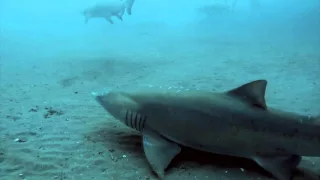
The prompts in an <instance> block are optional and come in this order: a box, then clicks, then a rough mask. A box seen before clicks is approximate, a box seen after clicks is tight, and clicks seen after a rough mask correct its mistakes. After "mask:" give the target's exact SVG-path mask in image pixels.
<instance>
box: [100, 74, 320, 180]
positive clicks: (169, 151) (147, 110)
mask: <svg viewBox="0 0 320 180" xmlns="http://www.w3.org/2000/svg"><path fill="white" fill-rule="evenodd" d="M266 86H267V81H266V80H257V81H253V82H250V83H247V84H244V85H242V86H240V87H237V88H235V89H232V90H229V91H227V92H221V93H213V92H208V91H180V92H172V91H171V92H169V91H152V92H139V93H128V92H117V91H115V92H113V91H110V92H106V93H104V94H100V95H96V96H95V98H96V100H97V101H98V102H99V103H100V105H101V106H102V107H103V108H104V109H105V110H107V111H108V112H109V113H110V114H111V115H112V116H114V117H115V118H117V119H119V120H120V121H121V122H123V123H124V124H126V125H127V126H129V127H131V128H133V129H136V130H138V131H140V132H141V133H142V135H143V148H144V152H145V155H146V157H147V159H148V161H149V163H150V165H151V167H152V168H153V170H154V171H155V172H156V173H157V175H158V176H159V177H160V178H161V179H163V178H164V177H165V175H164V170H165V169H166V168H167V166H168V165H169V163H170V162H171V160H172V159H173V158H174V157H175V156H176V155H177V154H178V153H180V151H181V147H180V145H182V146H186V147H191V148H194V149H198V150H202V151H207V152H212V153H217V154H223V155H230V156H237V157H244V158H249V159H252V160H254V161H255V162H256V163H257V164H259V165H260V166H261V167H263V168H264V169H265V170H267V171H269V172H270V173H271V174H272V175H273V176H274V177H275V178H277V179H278V180H290V179H291V178H292V174H293V171H294V170H295V169H296V168H297V166H298V165H299V163H300V161H301V156H313V157H319V156H320V117H319V116H304V115H299V114H296V113H290V112H285V111H280V110H276V109H272V108H269V107H267V105H266V102H265V91H266Z"/></svg>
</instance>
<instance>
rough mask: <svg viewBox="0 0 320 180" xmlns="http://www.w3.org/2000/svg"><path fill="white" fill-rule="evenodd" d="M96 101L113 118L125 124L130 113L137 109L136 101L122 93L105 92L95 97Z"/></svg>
mask: <svg viewBox="0 0 320 180" xmlns="http://www.w3.org/2000/svg"><path fill="white" fill-rule="evenodd" d="M95 99H96V101H97V102H98V103H99V104H100V105H101V106H102V107H103V108H104V109H105V110H106V111H107V112H108V113H109V114H110V115H112V116H113V117H115V118H116V119H118V120H120V121H122V122H124V121H125V120H126V115H127V112H128V111H133V110H135V109H137V105H136V103H135V101H133V100H132V98H130V97H129V96H127V95H125V94H123V93H121V92H113V91H112V92H111V91H108V92H104V93H101V94H97V95H96V96H95Z"/></svg>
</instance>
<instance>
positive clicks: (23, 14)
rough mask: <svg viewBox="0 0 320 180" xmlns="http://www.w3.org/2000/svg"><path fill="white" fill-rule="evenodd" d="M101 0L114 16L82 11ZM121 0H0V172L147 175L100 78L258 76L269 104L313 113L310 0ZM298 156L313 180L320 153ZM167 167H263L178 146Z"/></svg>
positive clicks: (2, 179) (315, 80)
mask: <svg viewBox="0 0 320 180" xmlns="http://www.w3.org/2000/svg"><path fill="white" fill-rule="evenodd" d="M111 1H112V3H115V4H117V7H116V8H115V7H114V8H113V9H112V10H111V9H104V10H103V12H107V11H108V12H109V11H110V13H111V11H116V13H121V11H122V10H124V11H125V12H124V14H123V15H121V17H117V16H118V14H117V15H112V16H111V15H110V17H109V14H108V15H106V14H104V16H103V17H96V18H90V19H88V21H87V22H86V15H85V13H84V12H85V10H86V9H90V8H91V13H92V14H93V13H94V11H95V10H94V9H93V8H92V7H94V5H95V4H96V3H97V2H103V3H106V4H108V3H111ZM121 3H124V1H121V0H56V1H48V0H23V1H21V0H20V1H19V0H0V92H1V93H0V180H18V179H25V180H49V179H57V180H62V179H63V180H73V179H74V180H89V179H96V180H103V179H104V180H105V179H107V180H151V179H157V177H156V176H155V174H154V173H153V172H152V170H151V168H150V167H149V164H148V162H147V160H146V158H145V155H144V153H143V149H142V147H141V137H140V134H139V133H137V132H135V131H133V130H131V129H129V128H127V127H125V126H124V125H123V124H121V123H120V122H118V121H117V120H115V119H114V118H113V117H112V116H110V115H109V114H107V113H106V112H105V110H103V108H101V107H100V106H99V104H98V103H97V102H96V101H95V99H94V97H93V96H92V95H91V93H92V92H103V91H105V90H106V89H119V90H129V91H131V90H140V89H147V88H149V89H150V88H154V89H161V88H162V89H179V90H186V89H201V90H208V91H214V92H224V91H227V90H229V89H231V88H234V87H237V86H240V85H242V84H245V83H247V82H249V81H252V80H257V79H266V80H268V87H267V92H266V102H267V104H268V106H272V107H275V108H279V109H281V110H286V111H291V112H296V113H301V114H305V115H320V0H305V1H303V0H194V1H192V0H178V1H173V0H135V2H134V3H133V6H132V13H131V15H129V13H128V12H127V11H128V6H122V5H123V4H121ZM119 4H121V6H120V5H119ZM118 5H119V6H118ZM92 9H93V10H92ZM109 18H111V20H112V22H113V23H111V22H110V21H109ZM121 19H122V20H121ZM299 167H301V168H302V169H306V171H307V173H306V174H307V175H306V174H302V173H297V174H296V176H295V178H296V179H306V180H312V179H314V180H317V179H320V157H312V158H310V157H304V158H303V160H302V162H301V164H300V166H299ZM166 178H167V179H168V180H206V179H217V180H218V179H223V180H235V179H239V180H248V179H252V180H254V179H257V180H258V179H259V180H267V179H272V176H271V175H270V174H268V173H266V172H265V171H264V170H262V169H261V168H260V167H258V165H256V164H255V163H253V162H251V161H248V160H243V159H238V158H233V157H224V156H220V155H215V154H210V153H203V152H198V151H195V150H191V149H190V150H189V149H187V150H186V151H185V152H183V153H182V154H181V156H179V157H178V158H176V159H175V160H174V161H173V162H172V165H170V167H169V168H168V170H167V171H166Z"/></svg>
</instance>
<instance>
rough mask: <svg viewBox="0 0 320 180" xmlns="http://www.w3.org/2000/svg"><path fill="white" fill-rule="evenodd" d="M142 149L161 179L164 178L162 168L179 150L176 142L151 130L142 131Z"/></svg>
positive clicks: (163, 168)
mask: <svg viewBox="0 0 320 180" xmlns="http://www.w3.org/2000/svg"><path fill="white" fill-rule="evenodd" d="M143 149H144V153H145V155H146V157H147V159H148V161H149V164H150V166H151V167H152V169H153V171H154V172H155V173H156V174H157V175H158V176H159V178H161V179H163V178H164V170H165V169H166V168H167V167H168V165H169V164H170V162H171V161H172V159H173V158H174V157H175V156H176V155H177V154H179V153H180V151H181V148H180V146H178V145H177V144H176V143H174V142H171V141H169V140H167V139H165V138H164V137H162V136H161V135H159V134H157V133H155V132H151V131H149V132H144V133H143Z"/></svg>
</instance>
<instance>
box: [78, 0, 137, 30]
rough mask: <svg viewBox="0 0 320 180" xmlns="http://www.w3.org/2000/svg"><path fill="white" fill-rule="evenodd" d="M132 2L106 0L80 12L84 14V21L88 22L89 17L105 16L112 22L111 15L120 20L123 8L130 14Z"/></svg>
mask: <svg viewBox="0 0 320 180" xmlns="http://www.w3.org/2000/svg"><path fill="white" fill-rule="evenodd" d="M134 2H135V0H106V1H103V2H98V3H96V4H95V5H94V6H91V7H89V8H86V9H85V10H84V11H83V12H82V14H83V15H84V16H85V23H88V21H89V19H92V18H105V19H106V20H107V21H109V22H110V23H111V24H113V21H112V19H111V17H112V16H115V17H117V18H118V19H120V20H121V21H122V20H123V19H122V16H123V14H124V12H125V10H127V14H128V15H131V14H132V6H133V4H134Z"/></svg>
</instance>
